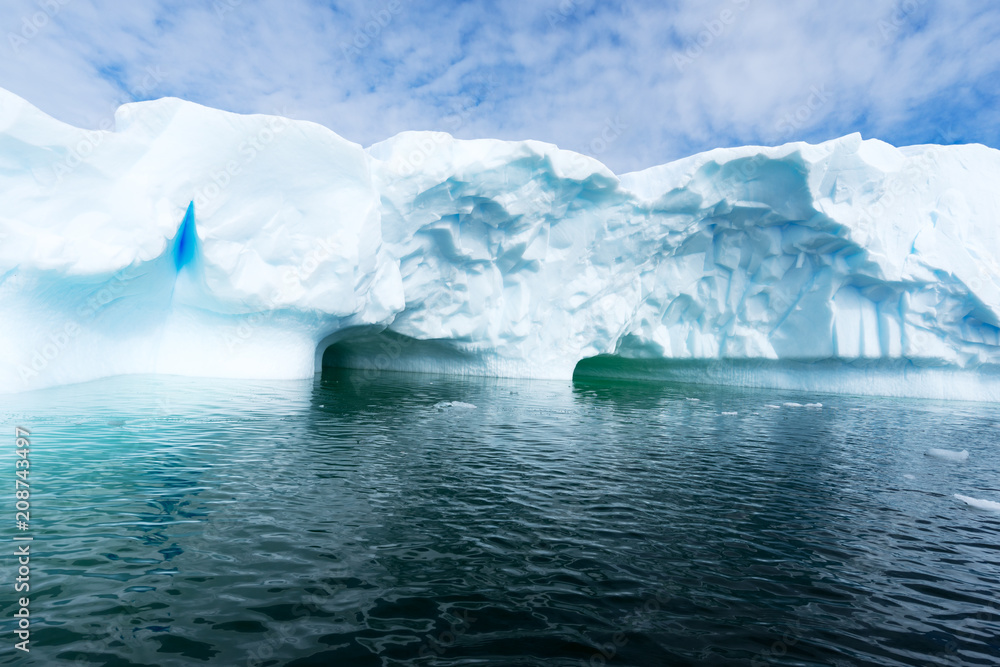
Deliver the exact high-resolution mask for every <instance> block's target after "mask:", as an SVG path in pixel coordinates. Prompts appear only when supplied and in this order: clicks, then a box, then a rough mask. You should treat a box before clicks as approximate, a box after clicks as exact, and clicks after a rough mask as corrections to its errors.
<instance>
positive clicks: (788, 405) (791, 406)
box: [784, 403, 802, 408]
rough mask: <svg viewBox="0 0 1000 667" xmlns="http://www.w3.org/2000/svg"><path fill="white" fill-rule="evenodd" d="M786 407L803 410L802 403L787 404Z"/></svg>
mask: <svg viewBox="0 0 1000 667" xmlns="http://www.w3.org/2000/svg"><path fill="white" fill-rule="evenodd" d="M784 405H785V407H786V408H801V407H802V404H801V403H785V404H784Z"/></svg>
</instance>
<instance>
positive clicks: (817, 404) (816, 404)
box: [802, 403, 823, 408]
mask: <svg viewBox="0 0 1000 667" xmlns="http://www.w3.org/2000/svg"><path fill="white" fill-rule="evenodd" d="M802 407H805V408H821V407H823V404H822V403H806V404H805V405H804V406H802Z"/></svg>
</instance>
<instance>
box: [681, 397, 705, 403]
mask: <svg viewBox="0 0 1000 667" xmlns="http://www.w3.org/2000/svg"><path fill="white" fill-rule="evenodd" d="M684 400H685V401H691V402H692V403H700V402H701V399H700V398H685V399H684Z"/></svg>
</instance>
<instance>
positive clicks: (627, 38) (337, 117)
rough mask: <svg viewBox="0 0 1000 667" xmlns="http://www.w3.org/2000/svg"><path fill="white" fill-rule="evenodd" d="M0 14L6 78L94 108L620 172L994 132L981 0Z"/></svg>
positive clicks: (66, 0)
mask: <svg viewBox="0 0 1000 667" xmlns="http://www.w3.org/2000/svg"><path fill="white" fill-rule="evenodd" d="M46 8H47V12H48V14H45V13H44V12H45V11H46ZM56 8H58V11H56ZM40 12H42V14H40ZM49 14H51V15H52V16H51V18H49V16H48V15H49ZM39 16H44V17H45V18H44V20H42V19H40V18H39ZM33 19H34V20H35V23H40V24H41V25H39V26H37V27H36V26H34V25H33V24H32V20H33ZM25 21H27V23H25ZM26 26H27V27H26ZM0 28H2V29H3V35H4V39H3V42H2V43H0V51H5V53H4V54H3V56H4V57H3V58H2V59H0V86H3V87H5V88H8V89H10V90H12V91H13V92H15V93H17V94H19V95H21V96H22V97H25V98H26V99H28V100H29V101H31V102H32V103H34V104H36V105H37V106H39V107H40V108H42V109H43V110H45V111H47V112H48V113H50V114H52V115H54V116H56V117H57V118H60V119H63V120H65V121H67V122H71V123H74V124H78V125H84V126H91V127H93V126H97V125H98V124H99V123H100V122H101V120H102V119H106V118H108V117H110V115H111V114H112V112H113V109H114V107H115V106H116V105H117V104H119V103H121V102H125V101H130V100H131V99H133V98H135V97H139V98H150V97H159V96H162V95H175V96H178V97H183V98H186V99H191V100H194V101H196V102H199V103H202V104H206V105H210V106H215V107H220V108H225V109H230V110H233V111H239V112H263V113H273V112H276V111H281V110H284V111H285V112H287V113H288V114H289V115H292V116H294V117H296V118H305V119H309V120H314V121H317V122H320V123H323V124H324V125H327V126H328V127H330V128H331V129H333V130H334V131H336V132H337V133H339V134H341V135H343V136H345V137H347V138H349V139H352V140H354V141H358V142H359V143H362V144H365V145H367V144H370V143H373V142H376V141H379V140H381V139H384V138H386V137H389V136H391V135H393V134H395V133H397V132H400V131H402V130H406V129H440V130H446V131H452V132H453V133H454V134H456V135H457V136H460V137H486V136H494V137H500V138H510V139H514V138H533V139H540V140H543V141H551V142H554V143H557V144H559V145H560V146H563V147H565V148H570V149H574V150H580V151H583V152H590V153H597V154H598V155H597V156H598V157H599V158H600V159H602V160H603V161H605V162H607V163H608V164H609V165H610V166H611V167H612V168H614V169H615V170H617V171H626V170H629V169H635V168H641V167H645V166H649V165H652V164H657V163H660V162H664V161H667V160H671V159H676V158H678V157H682V156H683V155H686V154H689V153H691V152H695V151H698V150H704V149H707V148H711V147H713V146H717V145H735V144H743V143H780V142H782V141H785V140H791V139H809V140H821V139H825V138H829V137H834V136H839V135H842V134H846V133H848V132H852V131H856V130H858V131H861V132H862V133H863V134H865V135H866V136H879V137H881V138H885V139H887V140H889V141H894V142H897V143H901V142H927V141H953V140H967V141H982V142H985V143H989V144H991V145H998V142H1000V130H998V129H997V128H998V127H1000V124H998V123H997V121H998V120H1000V118H998V116H1000V111H998V110H997V109H998V104H997V101H998V100H997V96H998V93H997V92H996V91H997V90H1000V9H997V8H995V7H994V4H993V3H991V2H989V0H955V1H954V2H950V3H949V4H948V5H947V6H945V5H943V4H940V3H936V2H931V0H897V1H895V2H892V1H887V0H841V1H839V2H837V3H830V2H822V1H819V0H814V1H809V2H796V3H788V2H782V1H780V0H713V1H710V2H704V1H697V2H696V1H694V0H685V1H682V2H676V3H671V4H665V3H657V2H652V1H650V2H645V1H644V2H638V1H636V2H624V3H619V4H612V3H607V2H599V1H598V0H579V1H575V0H543V1H542V2H540V3H539V2H534V3H533V2H527V1H524V0H511V1H509V2H495V3H494V2H483V3H472V2H453V3H443V2H433V1H431V0H377V1H376V2H370V3H368V2H360V1H358V2H354V1H352V2H343V3H337V4H336V6H333V5H330V4H326V3H319V2H308V1H306V0H285V1H281V2H279V1H277V0H273V1H268V0H260V1H253V0H242V1H240V0H213V2H194V1H187V2H184V1H174V2H169V3H168V2H142V3H121V2H117V0H114V1H113V0H38V1H37V2H34V1H32V0H11V1H8V2H7V3H5V4H4V5H3V7H2V8H0ZM32 28H34V30H32ZM366 31H367V33H366ZM36 33H37V34H36ZM29 35H30V36H29ZM12 36H13V37H12ZM699 41H700V42H701V45H699ZM358 46H360V47H361V48H357V47H358ZM15 49H16V52H15ZM689 49H690V50H689ZM691 56H695V57H691ZM149 84H151V85H149ZM609 123H610V124H614V125H615V126H616V127H620V128H622V129H620V130H619V131H618V134H619V135H620V136H617V137H614V138H613V139H612V141H610V142H608V141H605V138H607V137H608V136H610V135H611V134H615V133H610V134H609V133H608V132H607V127H608V125H609ZM602 135H603V137H602Z"/></svg>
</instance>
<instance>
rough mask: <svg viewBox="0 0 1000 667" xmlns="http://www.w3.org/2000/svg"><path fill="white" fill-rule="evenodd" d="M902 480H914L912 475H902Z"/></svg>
mask: <svg viewBox="0 0 1000 667" xmlns="http://www.w3.org/2000/svg"><path fill="white" fill-rule="evenodd" d="M903 479H916V477H914V476H913V475H903Z"/></svg>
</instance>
